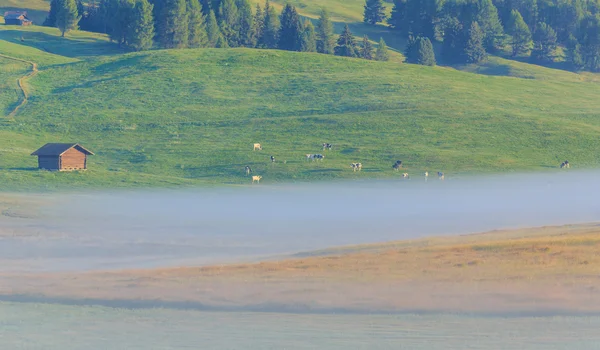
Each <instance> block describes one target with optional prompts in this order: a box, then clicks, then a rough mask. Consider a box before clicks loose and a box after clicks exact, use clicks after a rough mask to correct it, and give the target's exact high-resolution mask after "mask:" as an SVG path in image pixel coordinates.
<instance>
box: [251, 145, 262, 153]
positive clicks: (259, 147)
mask: <svg viewBox="0 0 600 350" xmlns="http://www.w3.org/2000/svg"><path fill="white" fill-rule="evenodd" d="M256 150H258V151H262V146H261V145H260V143H255V144H254V149H253V151H256Z"/></svg>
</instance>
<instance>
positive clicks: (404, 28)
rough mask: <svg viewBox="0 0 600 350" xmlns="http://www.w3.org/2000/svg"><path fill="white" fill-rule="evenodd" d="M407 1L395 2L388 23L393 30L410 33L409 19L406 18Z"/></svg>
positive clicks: (399, 0)
mask: <svg viewBox="0 0 600 350" xmlns="http://www.w3.org/2000/svg"><path fill="white" fill-rule="evenodd" d="M406 16H407V13H406V0H394V7H392V13H391V14H390V18H388V20H387V22H388V24H389V25H390V27H391V28H392V29H396V30H399V31H401V32H405V33H406V32H408V18H407V17H406Z"/></svg>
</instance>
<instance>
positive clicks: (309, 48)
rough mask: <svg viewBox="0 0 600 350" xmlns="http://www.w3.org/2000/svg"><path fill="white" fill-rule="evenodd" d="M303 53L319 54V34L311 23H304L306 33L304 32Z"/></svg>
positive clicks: (307, 21)
mask: <svg viewBox="0 0 600 350" xmlns="http://www.w3.org/2000/svg"><path fill="white" fill-rule="evenodd" d="M302 51H303V52H317V33H316V32H315V26H314V25H313V24H312V22H311V21H309V20H306V21H304V32H302Z"/></svg>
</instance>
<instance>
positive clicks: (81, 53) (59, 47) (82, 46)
mask: <svg viewBox="0 0 600 350" xmlns="http://www.w3.org/2000/svg"><path fill="white" fill-rule="evenodd" d="M0 39H2V40H5V41H8V42H11V43H14V44H18V45H23V46H29V47H32V48H35V49H38V50H42V51H45V52H48V53H51V54H55V55H59V56H65V57H71V58H80V57H88V56H98V55H103V56H106V55H116V54H122V53H124V52H126V51H125V50H122V49H120V48H119V46H118V45H117V44H115V43H111V42H109V41H106V40H102V39H100V38H93V37H83V38H82V37H76V36H68V35H67V36H66V37H64V38H63V37H61V36H60V35H50V34H47V33H43V32H34V31H29V30H15V29H10V30H2V31H0Z"/></svg>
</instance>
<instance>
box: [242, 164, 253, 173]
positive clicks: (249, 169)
mask: <svg viewBox="0 0 600 350" xmlns="http://www.w3.org/2000/svg"><path fill="white" fill-rule="evenodd" d="M244 170H246V175H250V173H252V168H250V166H249V165H246V167H245V168H244Z"/></svg>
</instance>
